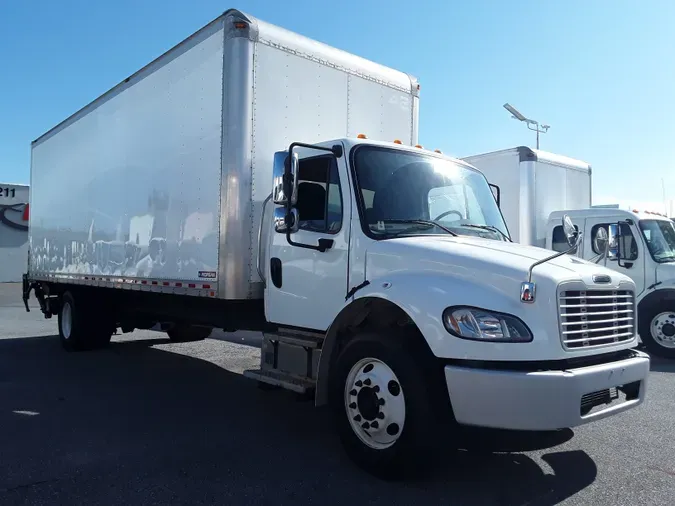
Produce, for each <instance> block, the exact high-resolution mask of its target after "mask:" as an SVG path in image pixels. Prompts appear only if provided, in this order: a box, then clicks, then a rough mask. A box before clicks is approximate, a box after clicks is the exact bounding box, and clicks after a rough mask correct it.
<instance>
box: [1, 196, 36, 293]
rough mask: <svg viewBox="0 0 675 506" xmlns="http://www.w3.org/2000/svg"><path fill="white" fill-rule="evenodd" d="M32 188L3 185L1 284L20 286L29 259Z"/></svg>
mask: <svg viewBox="0 0 675 506" xmlns="http://www.w3.org/2000/svg"><path fill="white" fill-rule="evenodd" d="M28 193H29V190H28V185H25V184H11V183H0V283H20V282H21V276H22V275H23V273H24V272H25V269H26V259H27V258H28V213H29V211H28Z"/></svg>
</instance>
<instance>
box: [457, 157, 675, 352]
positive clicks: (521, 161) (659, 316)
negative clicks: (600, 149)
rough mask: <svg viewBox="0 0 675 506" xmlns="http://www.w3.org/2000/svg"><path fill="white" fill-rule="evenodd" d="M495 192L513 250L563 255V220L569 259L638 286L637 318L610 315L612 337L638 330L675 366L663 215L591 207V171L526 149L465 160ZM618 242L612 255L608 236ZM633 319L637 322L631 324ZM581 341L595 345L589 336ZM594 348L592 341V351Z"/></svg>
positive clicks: (673, 299)
mask: <svg viewBox="0 0 675 506" xmlns="http://www.w3.org/2000/svg"><path fill="white" fill-rule="evenodd" d="M463 160H465V161H467V162H469V163H471V164H473V165H474V166H476V167H477V168H478V169H480V170H481V171H482V172H483V173H484V174H485V176H486V177H487V178H488V180H489V181H490V182H491V183H492V184H494V185H496V186H498V187H499V193H500V200H501V209H502V213H503V214H504V217H505V219H506V222H507V224H508V226H509V230H510V231H511V233H512V237H514V238H515V239H516V240H517V241H518V242H520V243H522V244H529V245H535V246H542V247H546V248H548V249H551V250H554V251H559V252H562V251H565V250H568V249H569V247H568V244H567V238H566V236H565V233H564V230H563V227H562V226H561V221H560V220H561V218H562V217H563V216H565V215H568V216H569V217H570V218H572V220H573V221H574V223H575V224H576V228H577V230H578V233H579V236H580V237H581V244H580V246H579V247H578V248H575V249H573V250H571V251H570V254H571V255H573V256H575V257H577V258H583V259H586V260H589V261H592V262H595V263H602V264H603V265H606V266H608V267H610V268H611V269H612V270H614V271H615V272H617V273H621V274H622V275H626V276H628V277H630V278H631V279H632V280H633V282H634V283H635V285H636V292H635V296H636V303H637V312H636V313H635V312H634V311H633V310H630V309H628V308H621V307H619V306H615V305H614V304H613V300H614V299H612V303H610V301H607V307H608V308H610V309H612V310H613V311H614V313H613V314H614V315H617V316H620V318H617V319H615V321H614V322H613V325H614V331H615V332H616V333H617V334H621V333H623V332H624V331H625V330H626V329H628V328H631V326H632V325H635V324H636V321H637V328H638V334H639V336H640V339H641V340H642V342H643V343H644V344H645V346H646V347H647V349H648V350H649V352H650V353H652V354H654V355H658V356H661V357H666V358H675V226H674V224H673V222H672V220H670V219H669V218H668V217H667V216H666V215H665V214H661V213H658V212H650V211H648V210H644V209H621V207H620V206H619V205H613V204H610V205H592V202H591V167H590V165H589V164H587V163H586V162H583V161H580V160H575V159H572V158H568V157H565V156H561V155H556V154H553V153H547V152H545V151H540V150H534V149H530V148H527V147H524V146H521V147H517V148H512V149H506V150H502V151H496V152H492V153H485V154H481V155H475V156H470V157H466V158H464V159H463ZM610 227H611V228H612V229H613V234H612V235H616V238H617V241H612V245H611V248H609V249H608V251H605V248H606V246H609V244H608V243H607V241H606V238H607V231H608V230H609V229H610ZM636 318H637V320H636ZM583 335H584V336H586V337H588V338H589V339H592V338H593V337H594V333H593V332H586V333H584V334H583ZM590 342H592V341H589V343H590Z"/></svg>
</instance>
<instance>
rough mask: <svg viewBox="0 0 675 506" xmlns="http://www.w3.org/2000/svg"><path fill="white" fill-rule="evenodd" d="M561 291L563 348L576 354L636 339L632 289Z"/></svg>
mask: <svg viewBox="0 0 675 506" xmlns="http://www.w3.org/2000/svg"><path fill="white" fill-rule="evenodd" d="M569 288H576V287H575V286H565V287H563V289H562V290H561V291H560V292H559V295H558V306H559V315H560V336H561V340H562V345H563V348H564V349H565V350H567V351H575V350H581V349H588V348H599V347H602V346H609V345H613V344H616V343H622V342H626V341H630V340H632V339H633V338H634V337H635V294H634V293H633V291H632V290H622V289H620V288H619V289H615V290H611V289H609V290H607V289H604V290H597V289H588V288H586V287H584V289H580V290H570V289H569Z"/></svg>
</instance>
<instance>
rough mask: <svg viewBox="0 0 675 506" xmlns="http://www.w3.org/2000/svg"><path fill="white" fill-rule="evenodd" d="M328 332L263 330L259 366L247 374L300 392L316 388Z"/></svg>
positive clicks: (249, 370)
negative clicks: (320, 359) (320, 360)
mask: <svg viewBox="0 0 675 506" xmlns="http://www.w3.org/2000/svg"><path fill="white" fill-rule="evenodd" d="M324 339H325V334H323V333H320V332H311V331H305V330H295V329H279V330H277V331H276V332H273V333H269V332H266V333H263V342H262V348H261V351H260V369H248V370H246V371H244V376H245V377H247V378H251V379H254V380H257V381H259V382H262V383H265V384H268V385H273V386H278V387H281V388H285V389H287V390H291V391H293V392H296V393H299V394H308V393H311V392H313V391H314V388H315V386H316V378H317V372H318V366H319V358H320V357H321V348H322V346H323V341H324Z"/></svg>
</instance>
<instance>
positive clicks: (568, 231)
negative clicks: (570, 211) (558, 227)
mask: <svg viewBox="0 0 675 506" xmlns="http://www.w3.org/2000/svg"><path fill="white" fill-rule="evenodd" d="M562 227H563V231H564V232H565V238H566V239H567V244H569V246H570V248H571V249H574V248H576V247H577V246H578V245H579V240H580V239H581V235H579V231H578V230H577V227H575V226H574V222H573V221H572V218H570V217H569V216H568V215H565V216H563V218H562Z"/></svg>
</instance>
